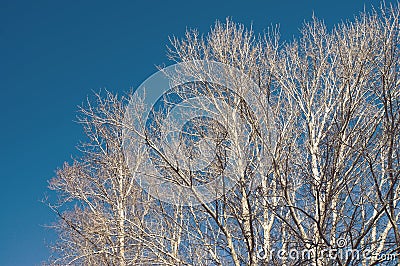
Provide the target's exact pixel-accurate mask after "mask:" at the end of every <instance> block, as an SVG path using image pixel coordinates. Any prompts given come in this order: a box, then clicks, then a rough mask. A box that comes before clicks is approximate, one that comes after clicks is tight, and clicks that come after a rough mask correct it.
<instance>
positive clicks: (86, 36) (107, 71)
mask: <svg viewBox="0 0 400 266" xmlns="http://www.w3.org/2000/svg"><path fill="white" fill-rule="evenodd" d="M386 2H387V3H390V2H393V3H395V1H386ZM372 4H373V5H374V6H379V2H378V1H344V0H337V1H316V0H315V1H305V0H304V1H284V0H276V1H270V0H264V1H262V0H249V1H244V0H242V1H217V0H212V1H209V0H207V1H204V0H203V1H188V0H186V1H141V2H139V1H135V0H131V1H118V2H117V3H113V2H111V1H89V0H88V1H57V0H51V1H41V0H38V1H18V0H14V1H11V0H10V1H4V0H0V92H1V94H0V102H1V104H0V110H1V115H0V145H1V146H0V147H1V152H0V166H1V169H0V178H1V182H2V184H3V186H2V193H0V200H1V203H2V208H1V211H0V213H1V217H0V228H1V229H0V230H1V231H0V265H37V264H40V263H41V261H43V260H46V258H47V257H48V256H49V253H48V249H47V244H48V243H49V242H51V241H52V240H53V239H54V233H53V232H52V231H51V230H48V229H45V228H44V227H43V225H45V224H50V223H51V222H52V221H54V220H55V216H54V214H53V213H52V212H51V211H50V210H49V209H48V208H47V207H46V206H45V205H44V204H42V203H41V202H40V200H41V199H42V198H43V197H44V194H45V193H46V191H47V188H46V186H47V180H48V179H50V178H51V177H52V176H53V175H54V170H55V169H56V168H57V167H59V166H61V165H62V163H63V161H65V160H70V158H71V156H72V155H74V154H76V151H75V146H76V144H77V143H78V141H79V140H80V139H82V138H83V133H82V130H81V128H80V126H79V125H77V124H76V123H74V122H73V120H75V116H76V114H77V113H76V110H77V105H80V104H81V103H82V102H83V101H84V100H85V98H86V97H87V96H90V95H91V94H92V90H95V91H98V90H99V89H100V88H107V89H108V90H110V91H112V92H121V93H122V92H124V91H127V90H129V89H130V88H131V87H133V88H135V87H137V86H138V85H139V84H140V83H141V82H142V81H143V80H145V79H146V78H147V77H148V76H149V75H150V74H152V73H154V72H155V71H156V67H155V66H156V65H161V64H167V65H168V64H170V62H168V60H167V58H166V56H165V51H166V45H167V44H168V36H170V35H175V36H178V37H181V36H183V34H184V32H185V29H186V28H187V27H189V28H198V29H199V31H200V32H201V33H205V32H207V31H208V30H209V28H210V26H211V25H213V23H214V22H215V21H216V20H217V19H219V20H225V18H226V17H227V16H231V17H232V18H233V20H234V21H237V22H241V23H244V24H245V25H247V26H250V25H251V23H253V28H254V30H255V31H256V32H261V31H262V30H263V29H265V28H266V27H268V26H270V25H271V24H277V23H279V24H280V31H281V33H282V38H283V39H285V40H290V39H291V38H292V37H293V36H298V34H299V28H301V25H302V23H303V21H304V20H309V19H310V18H311V16H312V13H313V12H315V14H316V15H317V17H319V18H323V19H324V20H325V22H326V24H327V25H328V26H329V27H332V25H334V24H335V23H338V22H340V21H341V20H346V19H352V18H353V15H354V14H358V13H359V12H360V11H362V10H363V9H364V6H365V8H366V9H367V10H370V9H371V5H372Z"/></svg>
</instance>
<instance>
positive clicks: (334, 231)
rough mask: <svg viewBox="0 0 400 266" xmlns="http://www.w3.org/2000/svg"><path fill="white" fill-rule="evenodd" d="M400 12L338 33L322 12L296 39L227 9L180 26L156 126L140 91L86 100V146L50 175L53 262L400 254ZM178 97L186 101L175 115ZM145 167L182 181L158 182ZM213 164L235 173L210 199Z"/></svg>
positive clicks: (327, 260) (330, 259)
mask: <svg viewBox="0 0 400 266" xmlns="http://www.w3.org/2000/svg"><path fill="white" fill-rule="evenodd" d="M398 19H399V9H398V6H395V7H394V6H385V5H382V7H381V9H380V10H379V11H372V12H371V13H366V12H364V13H362V14H361V15H359V16H358V17H356V18H355V19H354V21H351V22H350V21H349V22H343V23H341V24H339V25H336V26H335V27H333V29H331V30H328V29H327V27H326V26H325V25H324V23H323V22H322V21H320V20H318V19H317V18H313V19H312V20H311V21H310V22H308V23H305V25H304V26H303V29H302V31H301V36H300V37H299V38H298V39H295V40H293V41H291V42H287V43H284V42H282V41H281V40H280V38H279V32H278V30H277V29H276V28H272V29H269V30H268V31H267V32H266V33H265V34H264V35H259V36H257V35H255V34H254V33H253V31H252V30H249V29H246V28H245V27H244V26H243V25H240V24H236V23H233V22H232V21H230V20H227V21H226V22H225V23H221V22H217V23H216V24H215V26H214V27H213V28H212V29H211V31H210V32H209V33H208V35H206V36H205V37H203V36H202V35H200V34H199V33H198V32H197V31H195V30H193V31H188V32H187V34H186V36H185V38H183V39H178V38H171V45H170V47H169V50H168V55H169V58H170V59H171V60H174V61H176V62H177V63H184V65H185V68H184V69H181V70H182V72H181V73H180V74H181V75H178V76H174V77H170V78H171V84H172V85H171V86H172V87H173V88H174V90H173V91H172V92H171V93H173V94H171V95H173V97H171V96H168V95H167V96H166V95H164V96H163V97H164V98H163V97H160V99H163V100H164V102H163V104H162V105H159V106H162V107H163V108H164V109H162V110H161V109H157V108H159V107H154V106H153V109H151V110H152V111H151V113H150V117H151V119H152V122H149V121H145V120H143V116H142V114H143V112H144V109H145V97H146V95H144V94H143V95H142V96H143V97H142V98H141V97H138V95H137V94H135V93H129V94H127V96H124V97H117V96H116V95H112V94H111V93H106V95H105V96H101V95H97V97H96V101H95V103H92V102H90V101H89V102H88V103H87V104H86V106H85V107H83V108H82V109H81V114H82V116H81V118H80V119H79V121H80V123H82V124H83V126H84V129H85V133H86V135H87V137H88V140H87V141H86V142H84V143H83V144H82V145H81V148H80V149H81V152H82V156H81V158H77V159H76V160H75V161H74V162H73V163H72V164H65V165H64V166H63V167H62V168H61V169H59V170H58V171H57V175H56V177H55V178H54V179H52V180H51V181H50V189H53V190H56V191H57V192H58V194H59V196H60V199H59V201H58V202H57V203H53V204H50V206H51V208H52V209H53V210H54V211H55V212H56V213H57V214H58V216H59V218H60V219H59V222H58V223H56V224H55V225H54V227H55V229H56V230H57V231H58V232H59V236H60V239H59V241H58V242H57V244H56V245H55V246H54V251H55V253H54V258H53V260H52V263H53V264H67V265H69V264H84V265H136V264H138V265H236V266H238V265H283V264H286V265H378V264H379V265H382V264H385V263H386V264H387V265H393V264H394V263H399V261H400V258H399V255H398V254H399V252H400V250H399V249H400V231H399V224H400V203H399V199H400V198H399V197H400V186H399V178H400V165H399V162H400V154H399V150H400V149H399V148H400V142H399V138H400V137H399V135H400V134H399V132H400V131H399V130H400V128H399V127H400V110H399V107H400V79H399V48H400V47H399V21H398ZM199 62H216V63H218V64H219V65H222V66H227V67H226V68H222V69H223V70H224V71H223V72H222V73H223V75H221V71H217V72H216V71H215V68H212V67H210V66H213V64H209V65H204V64H200V63H199ZM232 69H234V70H235V71H232ZM162 71H163V70H162V69H161V72H162ZM236 71H237V72H238V73H241V75H242V76H241V75H237V74H236V73H237V72H236ZM187 77H196V79H197V80H207V81H208V82H191V83H190V82H186V79H187ZM221 78H222V79H224V80H229V84H230V86H229V88H227V87H226V86H225V87H224V86H221V85H218V84H222V83H223V82H221ZM249 80H250V82H248V81H249ZM174 84H175V85H174ZM176 84H183V85H176ZM225 84H226V83H225ZM254 84H255V86H253V85H254ZM149 93H151V92H149ZM185 94H189V95H190V97H188V96H185ZM248 95H250V96H248ZM200 96H201V99H202V100H194V101H190V100H191V99H192V98H193V99H196V97H200ZM168 97H169V98H168ZM174 97H175V98H174ZM185 97H186V98H185ZM174 99H175V100H176V99H180V101H182V102H185V104H186V105H182V106H183V107H180V108H182V109H180V110H181V111H179V112H177V113H175V115H177V118H176V119H172V118H170V117H171V116H172V114H173V111H172V109H173V108H172V105H173V101H174ZM127 106H128V108H127ZM185 108H188V109H185ZM156 109H157V110H158V111H157V110H156ZM184 110H190V112H189V111H186V112H185V111H184ZM194 110H196V111H194ZM197 110H200V111H201V112H199V114H206V115H197V116H196V115H193V114H192V112H194V113H195V112H197ZM170 114H171V115H170ZM188 114H189V116H188ZM190 115H191V116H190ZM127 117H128V118H129V119H127ZM187 117H190V119H187ZM185 119H186V120H185ZM133 121H134V122H133ZM182 121H185V123H184V124H183V126H182V125H180V124H179V123H181V122H182ZM126 132H129V134H128V135H126V134H125V133H126ZM124 134H125V135H124ZM127 136H128V137H127ZM126 149H129V152H128V153H127V152H126ZM210 151H211V154H210V153H209V152H210ZM232 158H233V159H232ZM199 165H200V166H201V167H200V168H199ZM143 176H147V177H157V178H158V179H157V180H158V181H157V182H161V183H164V182H165V183H170V184H174V185H173V187H174V188H177V189H176V191H172V192H171V191H169V195H168V193H167V195H164V196H163V195H161V194H157V193H159V192H160V191H156V190H154V191H152V190H151V189H152V186H151V185H154V184H156V183H150V185H149V184H147V187H146V186H145V184H144V183H145V181H146V180H147V179H143V178H142V177H143ZM217 176H225V177H226V176H228V179H231V180H234V182H233V183H232V186H230V187H229V189H227V190H225V187H224V186H225V180H226V178H225V177H223V178H222V179H217V180H219V181H218V182H215V183H213V184H214V185H213V186H214V187H215V191H216V192H215V198H212V200H207V198H204V197H201V196H199V194H198V193H199V191H198V190H196V189H195V187H196V186H198V185H202V184H209V182H210V180H212V179H215V178H216V177H217ZM142 181H143V182H142ZM157 184H159V183H157ZM144 188H145V189H144ZM180 191H185V193H186V194H185V195H188V196H187V198H186V199H183V198H177V197H175V196H176V195H175V194H179V193H180ZM221 191H222V193H221ZM164 192H165V191H164ZM170 194H173V195H170ZM207 195H211V194H207ZM168 197H169V198H173V199H175V200H176V199H178V200H176V201H174V202H171V201H168V200H163V199H166V198H168ZM188 198H189V199H194V200H195V202H196V204H193V202H194V201H193V202H192V203H189V204H183V203H182V202H181V201H180V200H181V199H182V200H183V201H185V200H187V199H188ZM160 199H161V200H160ZM382 255H387V256H386V257H385V256H382ZM389 255H390V260H388V259H387V258H388V256H389Z"/></svg>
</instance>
